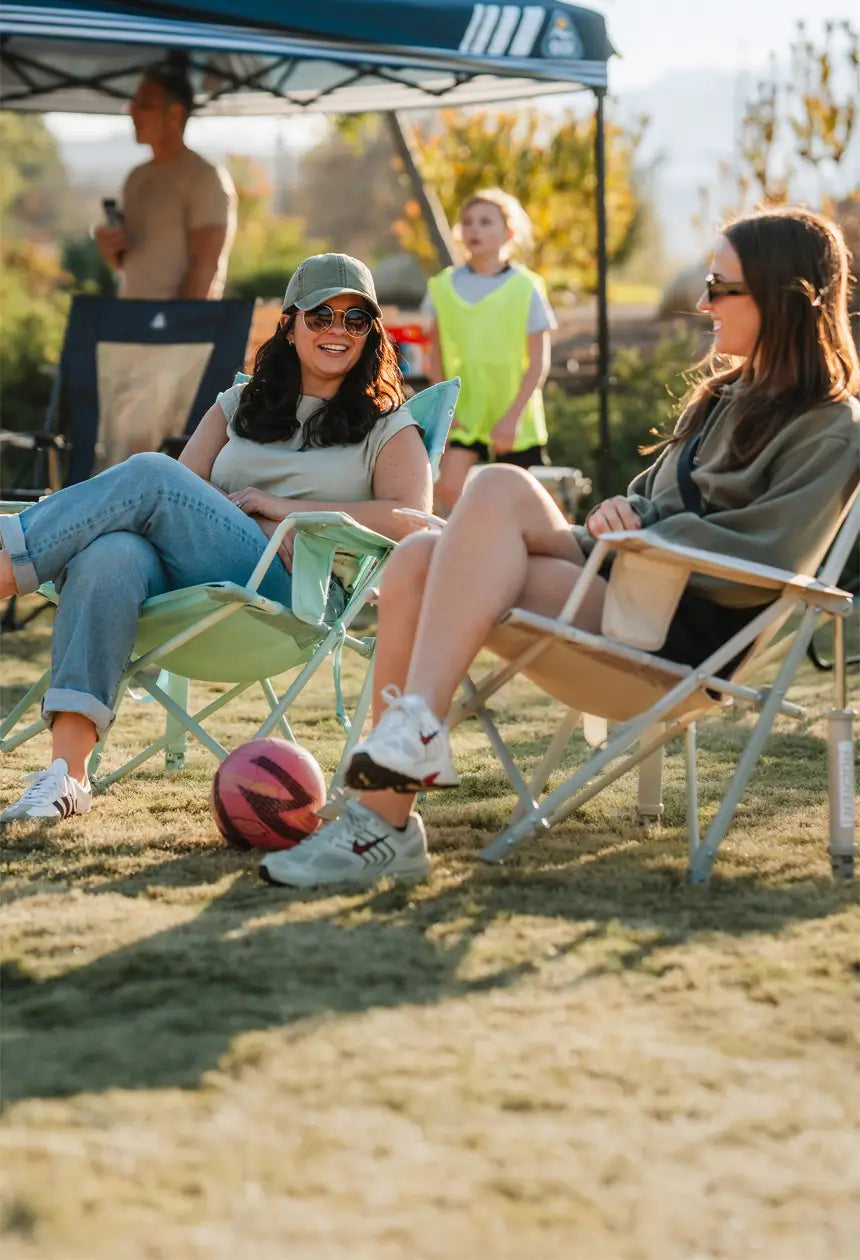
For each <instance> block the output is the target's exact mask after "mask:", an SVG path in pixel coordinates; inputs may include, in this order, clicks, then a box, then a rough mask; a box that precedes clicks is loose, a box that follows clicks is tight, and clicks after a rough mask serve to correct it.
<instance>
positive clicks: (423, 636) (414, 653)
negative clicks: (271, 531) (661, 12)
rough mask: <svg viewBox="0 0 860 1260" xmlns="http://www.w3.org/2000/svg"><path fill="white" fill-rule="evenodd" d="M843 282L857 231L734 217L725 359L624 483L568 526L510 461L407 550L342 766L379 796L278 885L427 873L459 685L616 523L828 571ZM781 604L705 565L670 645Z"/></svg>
mask: <svg viewBox="0 0 860 1260" xmlns="http://www.w3.org/2000/svg"><path fill="white" fill-rule="evenodd" d="M847 285H848V258H847V253H846V249H845V244H844V241H843V239H842V236H841V234H840V232H839V230H838V228H837V227H836V226H835V225H834V224H833V223H831V222H830V221H829V220H827V219H825V218H823V217H821V216H819V215H816V214H812V213H810V212H809V211H806V210H801V209H795V208H791V207H788V208H781V209H778V210H768V211H764V212H762V213H760V214H755V215H751V216H749V217H747V218H743V219H739V220H738V221H737V222H735V223H732V224H730V225H729V226H728V227H726V228H725V229H724V231H723V234H722V236H721V237H720V239H719V241H718V244H717V247H716V250H715V252H714V256H713V269H712V273H711V274H710V275H709V276H708V277H707V279H706V281H705V292H704V293H703V294H702V297H701V299H700V301H699V304H698V305H699V309H700V310H702V311H704V312H707V313H708V314H710V316H711V318H712V320H713V332H714V344H713V356H712V358H711V360H710V362H709V363H708V365H707V368H706V370H705V371H704V373H703V375H702V376H701V378H700V380H699V382H698V384H697V385H695V386H694V388H693V389H692V391H691V393H690V395H689V396H688V398H687V400H686V405H685V406H684V408H683V410H682V413H681V416H680V419H679V421H678V424H677V427H676V429H675V432H674V433H673V434H672V436H671V437H669V438H668V439H667V440H666V441H665V442H663V443H662V444H660V446H659V447H657V448H653V447H652V448H651V449H652V450H658V452H659V453H658V456H657V459H656V461H655V463H653V464H652V465H651V467H650V468H648V469H646V470H645V471H644V472H642V473H640V475H639V476H638V477H636V479H635V480H634V481H633V483H632V484H631V486H630V487H629V489H628V492H627V494H626V495H616V496H615V497H614V498H611V499H608V500H606V501H605V502H603V503H600V504H598V505H597V506H596V507H595V508H593V509H592V511H591V512H590V513H589V515H588V518H587V520H586V522H585V525H584V526H574V527H573V528H571V527H570V525H568V524H567V522H566V521H565V520H564V518H563V517H562V515H561V513H560V512H559V510H558V508H557V507H556V506H555V504H554V503H553V502H552V500H551V499H550V497H549V495H548V494H546V492H545V491H544V490H543V489H542V487H541V486H540V485H539V484H538V483H537V482H536V481H535V480H534V479H532V478H531V477H530V476H529V475H528V474H527V473H525V472H523V471H522V470H521V469H518V468H513V467H505V466H498V465H497V466H494V467H490V468H487V469H485V470H483V471H482V472H480V473H479V474H478V475H477V476H476V477H475V479H474V481H473V482H472V483H471V484H470V486H469V487H468V489H467V491H466V493H465V495H464V496H463V497H462V498H461V499H460V500H459V502H458V503H457V506H456V507H455V508H454V511H453V513H452V515H451V517H450V519H449V521H448V523H447V524H446V525H445V528H444V529H443V530H442V532H441V533H438V534H435V535H434V534H427V533H423V534H418V535H416V536H415V537H413V538H410V539H409V540H408V541H407V542H405V543H404V544H403V545H402V546H400V547H398V548H397V550H396V552H395V554H394V556H393V557H392V559H391V562H390V563H389V565H388V566H387V567H386V570H385V577H384V580H383V583H382V594H381V601H380V608H379V638H378V646H377V651H376V657H375V663H374V678H375V684H376V688H377V694H376V697H375V709H374V719H375V723H376V725H375V728H374V730H372V731H371V732H370V734H369V735H368V736H367V737H366V738H365V740H364V741H363V742H362V743H360V744H359V745H358V746H357V747H356V750H355V752H354V754H353V758H352V762H351V764H350V767H349V771H348V774H347V782H348V783H349V784H350V785H351V786H353V787H356V788H362V789H365V792H364V795H363V796H362V797H361V798H360V800H351V801H350V802H349V803H348V804H347V807H346V809H345V811H344V813H343V814H342V815H341V816H340V818H338V819H337V820H336V821H335V822H333V823H330V824H329V825H328V826H326V827H324V828H322V830H320V831H318V832H316V833H315V834H314V835H313V836H311V837H309V838H308V839H307V840H305V841H303V842H302V844H300V845H298V846H297V847H296V848H295V849H291V850H289V851H288V852H284V853H275V854H271V855H268V856H267V857H266V858H265V859H264V861H263V864H262V866H261V874H262V875H263V877H264V878H265V879H268V880H270V881H271V882H274V883H280V884H287V885H291V886H296V887H305V886H311V885H317V884H325V883H333V882H335V881H342V880H353V881H356V882H366V881H368V880H369V879H370V880H372V879H375V878H377V877H378V876H380V875H383V874H386V873H391V874H403V875H407V876H419V875H422V874H424V873H426V871H427V869H428V867H429V859H428V855H427V847H426V839H425V836H424V828H423V826H422V824H421V820H420V818H418V817H417V815H415V814H413V813H411V807H412V802H413V799H414V795H413V794H414V793H415V792H417V791H422V790H425V789H428V788H444V787H454V786H456V785H457V783H458V777H457V772H456V770H455V768H454V764H453V761H452V757H451V749H450V743H449V738H448V732H447V728H446V726H445V715H446V714H447V712H448V710H449V708H450V705H451V700H452V698H453V696H454V693H455V691H456V689H457V687H458V686H459V684H460V681H461V679H462V678H463V676H464V674H465V673H466V670H467V669H468V667H469V665H470V664H471V662H472V659H473V658H474V656H475V654H476V652H477V651H478V650H479V648H480V647H481V646H482V645H484V644H486V643H487V642H488V640H489V646H490V647H492V646H493V643H492V638H491V635H492V631H493V628H494V626H495V625H496V623H497V621H498V619H499V617H500V616H501V614H502V613H503V612H504V611H505V610H506V609H508V608H510V607H512V606H519V607H521V608H526V609H531V610H532V611H534V612H537V613H541V614H543V615H544V616H547V617H555V616H557V615H558V613H559V611H560V610H561V608H562V606H563V604H564V602H565V600H566V598H567V596H568V595H569V594H570V591H571V588H572V587H573V585H574V583H575V582H576V581H577V578H578V577H579V574H580V572H581V570H582V566H583V564H584V561H585V557H586V556H587V555H588V553H589V552H590V551H591V549H592V548H593V546H594V544H595V540H596V539H597V538H599V537H600V536H601V535H602V534H606V533H608V532H610V531H614V530H631V529H648V530H651V531H653V533H654V535H655V536H657V537H659V538H661V539H668V540H671V541H673V542H675V543H679V544H686V545H688V546H691V547H696V548H701V549H703V550H711V551H716V552H723V553H728V554H729V555H734V556H737V557H738V558H740V559H743V560H747V561H754V562H760V563H763V564H769V565H773V566H776V567H779V568H782V569H789V570H794V571H799V572H811V571H814V568H815V566H816V565H817V564H818V563H819V561H820V553H821V550H822V547H823V546H824V545H825V542H826V540H827V539H828V537H829V536H830V535H831V534H832V532H833V530H834V528H835V525H836V522H837V520H838V518H839V515H840V512H841V510H842V508H843V507H844V505H845V504H846V502H847V500H848V498H849V496H850V495H851V493H852V491H853V489H854V487H855V486H856V485H857V482H858V477H860V403H858V401H857V399H856V398H855V397H854V396H853V395H855V394H856V392H857V390H858V388H860V363H858V358H857V351H856V349H855V346H854V342H853V340H852V337H851V330H850V327H849V322H848V308H847ZM605 590H606V584H605V581H604V580H602V579H600V578H598V579H596V580H595V582H594V584H593V585H592V587H591V589H590V592H589V596H588V598H587V599H586V600H585V601H584V603H583V606H582V608H581V611H580V613H579V615H578V617H577V618H576V624H577V625H580V626H582V627H583V628H584V629H586V630H591V631H597V630H599V628H600V622H601V613H602V607H603V599H604V596H605ZM464 592H468V598H466V599H464V598H463V593H464ZM773 597H774V593H773V591H768V590H764V589H754V588H750V587H747V586H740V585H732V584H730V583H726V582H721V583H716V582H714V581H713V580H709V579H707V578H700V577H698V576H695V575H694V576H693V577H692V578H691V581H690V583H689V588H688V590H687V591H685V592H684V595H683V596H682V598H681V602H680V604H679V606H678V609H677V612H676V615H675V618H674V620H673V623H672V625H671V627H670V631H669V636H668V639H667V641H666V643H665V644H664V646H663V647H662V648H661V649H660V653H659V654H661V655H663V654H665V655H666V656H668V657H670V658H671V659H673V660H677V661H682V662H686V663H688V664H690V665H696V664H698V663H699V662H701V661H702V660H704V659H705V658H706V657H707V656H708V655H710V654H711V653H712V652H714V651H715V650H716V649H717V648H718V647H719V646H720V645H721V644H723V643H725V642H726V641H727V640H728V639H729V638H730V637H731V636H732V635H733V634H734V633H736V632H737V631H738V630H739V629H740V628H741V627H742V626H743V625H745V624H746V623H747V622H749V621H750V620H751V619H752V618H753V617H754V616H755V615H756V614H757V613H758V612H759V611H760V610H761V607H762V606H763V605H765V604H767V603H768V602H769V601H770V600H771V599H773ZM440 643H444V645H445V650H444V652H442V651H440V650H439V644H440ZM401 689H402V693H401ZM385 789H387V790H385Z"/></svg>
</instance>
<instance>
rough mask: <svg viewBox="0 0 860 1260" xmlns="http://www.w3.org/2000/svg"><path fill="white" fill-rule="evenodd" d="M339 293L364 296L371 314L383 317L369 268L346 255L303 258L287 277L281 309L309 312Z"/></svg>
mask: <svg viewBox="0 0 860 1260" xmlns="http://www.w3.org/2000/svg"><path fill="white" fill-rule="evenodd" d="M341 293H355V294H356V296H357V297H363V298H364V300H365V301H366V302H367V304H368V306H369V307H370V309H371V310H372V311H373V313H374V315H376V316H381V315H382V311H381V310H380V309H379V303H378V302H377V300H376V289H375V287H374V284H373V276H372V275H371V274H370V269H369V268H368V267H365V265H364V263H363V262H360V261H359V260H358V259H357V258H351V257H350V255H349V254H313V255H312V256H311V257H310V258H306V259H305V261H304V262H303V263H302V264H301V265H300V266H299V267H298V268H297V269H296V270H295V271H294V272H293V274H292V277H291V278H290V283H289V284H288V285H287V291H286V293H285V294H284V305H283V310H285V311H287V310H289V309H290V307H291V306H297V307H298V309H299V310H300V311H311V310H313V308H314V307H315V306H319V305H320V304H321V303H322V302H328V301H329V300H330V299H331V298H333V297H338V295H339V294H341Z"/></svg>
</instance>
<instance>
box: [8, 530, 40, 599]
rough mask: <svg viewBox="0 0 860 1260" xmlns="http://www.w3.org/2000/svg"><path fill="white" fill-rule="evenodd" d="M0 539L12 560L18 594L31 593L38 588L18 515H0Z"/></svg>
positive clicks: (37, 581) (37, 580)
mask: <svg viewBox="0 0 860 1260" xmlns="http://www.w3.org/2000/svg"><path fill="white" fill-rule="evenodd" d="M0 540H2V543H3V546H4V547H5V549H6V550H7V551H8V552H9V559H10V560H11V561H12V576H13V577H14V578H15V585H16V586H17V587H18V594H19V595H32V594H33V591H37V590H38V589H39V579H38V577H37V576H36V570H35V569H34V568H33V561H32V560H31V559H30V556H29V555H28V553H27V540H26V539H25V537H24V530H23V529H22V528H21V521H20V518H19V517H18V515H17V514H16V515H14V516H3V517H0Z"/></svg>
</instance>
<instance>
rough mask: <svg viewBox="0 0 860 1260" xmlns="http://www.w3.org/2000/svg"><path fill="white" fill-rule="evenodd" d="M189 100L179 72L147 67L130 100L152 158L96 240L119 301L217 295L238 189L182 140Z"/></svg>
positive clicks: (130, 181)
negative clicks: (116, 281) (115, 280)
mask: <svg viewBox="0 0 860 1260" xmlns="http://www.w3.org/2000/svg"><path fill="white" fill-rule="evenodd" d="M193 103H194V98H193V93H192V90H191V85H190V83H189V82H188V79H187V77H186V76H185V73H184V72H183V70H182V69H181V68H177V67H172V66H170V65H166V66H154V67H151V68H150V69H148V70H147V71H146V72H145V73H144V75H143V78H142V79H141V81H140V83H139V84H138V86H137V90H136V91H135V94H134V96H133V97H132V100H131V106H130V113H131V119H132V122H133V124H134V134H135V139H136V140H137V142H138V144H147V145H149V146H150V148H151V149H152V158H151V160H150V161H149V162H144V163H143V165H142V166H136V167H135V168H134V170H133V171H132V172H131V173H130V174H129V176H128V178H127V179H126V181H125V186H124V188H123V194H122V207H121V208H122V219H121V221H120V222H118V223H117V224H116V225H114V226H111V225H110V224H105V225H102V226H100V227H98V228H96V230H95V239H96V243H97V245H98V248H99V253H100V254H101V256H102V258H103V259H104V260H105V262H106V263H107V264H108V266H109V267H111V268H112V269H113V270H114V271H116V272H118V273H119V277H120V288H119V293H120V297H124V298H149V299H154V300H156V301H159V300H164V299H170V298H220V297H221V295H222V294H223V292H224V282H225V279H226V276H227V259H228V257H229V254H230V247H231V245H232V243H233V235H234V233H235V230H236V190H235V188H234V187H233V181H232V180H231V179H230V176H229V175H228V173H227V172H226V171H225V170H224V169H223V168H221V167H218V166H214V165H213V164H212V163H211V162H207V161H206V159H205V158H203V157H201V156H200V154H199V153H195V152H194V151H193V150H192V149H189V148H188V146H187V145H186V143H185V139H184V134H185V125H186V123H187V122H188V117H189V115H190V113H191V110H192V107H193Z"/></svg>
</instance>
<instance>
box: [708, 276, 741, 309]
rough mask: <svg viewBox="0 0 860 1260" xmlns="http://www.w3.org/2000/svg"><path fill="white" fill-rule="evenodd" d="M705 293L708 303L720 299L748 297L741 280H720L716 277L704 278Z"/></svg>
mask: <svg viewBox="0 0 860 1260" xmlns="http://www.w3.org/2000/svg"><path fill="white" fill-rule="evenodd" d="M705 292H706V293H707V295H708V301H709V302H713V300H714V298H721V297H749V292H750V291H749V289H748V288H747V286H746V285H745V284H744V282H743V280H720V278H719V277H718V276H714V275H711V276H705Z"/></svg>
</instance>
